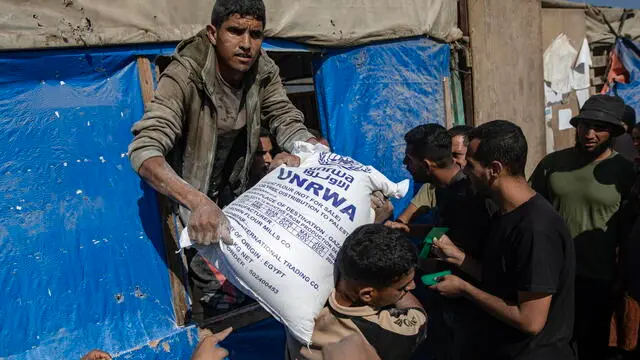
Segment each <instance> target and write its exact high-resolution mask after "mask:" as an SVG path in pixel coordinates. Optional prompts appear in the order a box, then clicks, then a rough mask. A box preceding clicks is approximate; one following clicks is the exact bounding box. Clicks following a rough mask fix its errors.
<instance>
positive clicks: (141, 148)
mask: <svg viewBox="0 0 640 360" xmlns="http://www.w3.org/2000/svg"><path fill="white" fill-rule="evenodd" d="M265 19H266V14H265V8H264V4H263V3H262V0H218V1H216V3H215V6H214V9H213V12H212V17H211V24H210V25H208V26H207V27H206V29H204V30H203V31H201V32H200V33H198V34H197V35H196V36H194V37H193V38H191V39H187V40H185V41H183V42H182V43H180V45H179V46H178V48H177V50H176V54H175V55H174V56H173V58H172V60H171V62H170V63H169V64H168V65H167V66H166V68H164V69H163V70H162V74H161V76H160V79H159V82H158V88H157V90H156V93H155V96H154V99H153V100H152V101H151V103H150V104H148V106H147V108H146V111H145V114H144V117H143V119H142V120H140V121H139V122H137V123H136V124H135V125H134V127H133V133H134V135H135V138H134V140H133V141H132V143H131V145H130V147H129V155H130V159H131V163H132V166H133V168H134V170H135V171H136V172H137V173H138V174H139V175H140V176H141V177H142V178H143V179H145V180H146V181H147V182H148V183H149V184H151V185H152V186H153V187H154V188H155V189H156V190H157V191H158V192H159V193H161V194H163V195H166V196H168V197H170V198H171V199H172V200H174V201H175V203H176V205H177V206H175V209H174V211H175V216H176V217H177V219H178V220H179V222H180V225H181V226H188V229H189V235H190V238H191V239H192V240H194V241H196V242H198V243H200V244H205V245H207V244H213V243H216V242H217V241H219V239H221V241H223V242H226V243H228V242H230V241H231V239H230V237H229V233H228V223H227V220H226V218H225V216H224V214H223V213H222V211H221V208H222V207H224V206H225V205H227V204H228V203H230V202H231V201H233V199H234V198H235V197H237V196H238V195H240V194H241V193H242V192H244V191H245V190H246V189H247V188H249V187H251V186H253V185H254V184H255V183H257V182H258V181H259V180H260V178H262V176H264V175H265V174H266V173H267V172H268V171H269V169H273V168H275V167H277V166H279V165H282V164H286V165H288V166H298V165H299V159H298V158H297V157H295V156H293V155H290V154H289V153H288V151H291V150H292V147H293V144H294V142H296V141H307V142H310V143H318V142H321V143H323V144H325V145H329V144H328V143H327V142H326V140H325V139H322V138H321V136H320V135H319V134H318V133H317V132H312V131H310V130H309V129H307V128H306V127H305V125H304V122H303V116H302V113H301V112H300V111H298V110H297V109H296V108H295V106H293V105H292V103H291V102H290V101H289V99H288V98H287V96H286V91H285V89H284V87H283V85H282V82H281V80H280V78H279V75H278V67H277V66H276V65H275V63H274V62H273V60H271V59H270V58H269V57H268V56H267V55H266V53H265V52H264V51H263V50H261V45H262V40H263V36H264V35H263V30H264V26H265ZM390 121H392V119H390ZM571 124H572V125H573V126H574V127H575V128H576V142H575V146H574V147H572V148H569V149H565V150H561V151H558V152H555V153H552V154H549V155H548V156H547V157H545V158H544V159H543V160H542V161H541V162H540V163H539V164H538V166H537V167H536V169H535V171H534V172H533V175H532V176H531V177H530V178H529V179H527V178H526V177H525V167H526V161H527V154H528V146H527V140H526V137H525V135H524V134H523V132H522V130H521V129H520V128H519V127H518V126H517V125H515V124H513V123H512V122H509V121H502V120H496V121H492V122H489V123H486V124H483V125H481V126H478V127H477V128H471V127H467V126H459V127H454V128H452V129H450V130H449V131H447V129H445V128H444V127H442V126H440V125H436V124H427V125H421V126H418V127H416V128H414V129H412V130H411V131H409V132H408V133H407V134H406V136H405V141H406V151H405V159H404V166H406V168H407V170H408V171H409V172H410V173H411V175H412V176H413V179H414V180H415V182H417V183H422V184H424V185H423V186H422V188H421V189H420V190H419V191H418V192H417V194H416V195H415V197H414V198H413V200H412V201H411V204H410V205H409V206H408V208H407V209H404V211H403V212H402V213H401V215H400V216H398V217H397V218H391V212H392V210H393V209H392V207H391V206H390V203H389V201H388V200H387V199H384V198H383V197H382V196H381V195H380V194H379V193H376V194H372V207H373V208H374V210H376V215H377V216H376V219H377V220H378V222H379V223H378V224H372V225H366V226H363V227H361V228H358V229H357V230H356V231H355V232H353V233H352V234H351V235H350V236H349V237H348V238H347V239H346V241H345V243H344V245H343V247H342V248H341V250H340V252H339V254H338V257H337V260H336V263H335V266H336V270H337V271H336V273H337V274H338V277H337V281H336V284H335V290H334V291H333V293H332V294H331V296H330V298H329V299H328V301H327V304H326V306H325V308H324V309H323V310H322V312H321V313H320V314H319V316H318V318H317V319H316V325H315V329H314V333H313V337H312V344H311V346H306V344H299V343H297V342H296V341H295V340H294V339H293V338H292V337H291V336H288V338H287V346H286V356H287V358H288V359H360V358H362V359H383V360H387V359H392V360H401V359H434V360H454V359H577V358H580V359H587V360H588V359H598V360H601V359H610V358H612V359H613V358H624V357H627V358H632V357H634V356H637V355H638V353H637V351H636V352H635V353H632V351H633V349H635V348H636V345H637V342H638V327H639V326H640V316H639V315H638V314H639V313H640V307H639V306H638V300H639V299H640V265H638V264H640V261H638V260H640V259H639V258H640V221H639V220H638V214H639V209H638V203H639V199H638V193H639V192H640V182H639V181H638V173H639V168H640V166H639V164H640V162H639V156H638V151H640V127H639V126H638V125H636V121H635V113H634V111H633V109H631V108H630V107H628V106H625V104H624V102H623V101H622V100H621V99H619V98H617V97H615V96H605V95H596V96H593V97H591V98H590V99H589V100H588V101H587V102H586V103H585V104H584V106H583V107H582V109H581V110H580V113H579V115H578V116H576V117H575V118H573V119H572V120H571ZM276 148H278V149H282V151H280V152H278V153H277V155H276V152H277V151H276V150H275V149H276ZM616 148H620V153H619V152H618V151H616V150H615V149H616ZM398 166H402V165H401V164H398ZM385 220H386V221H385ZM434 227H446V228H447V229H448V230H447V232H446V235H443V236H441V237H439V238H436V239H435V240H434V241H433V251H432V252H431V255H430V257H429V258H419V257H418V251H419V250H421V249H419V248H416V246H415V241H412V239H413V240H415V239H423V238H424V237H425V236H426V235H427V233H428V232H429V231H430V230H432V229H433V228H434ZM420 243H421V242H420ZM188 265H189V266H188V267H189V269H188V270H189V275H190V281H191V283H192V285H193V289H194V293H193V294H194V300H195V301H194V309H195V314H194V315H195V319H196V320H197V321H202V320H203V319H206V318H207V317H211V316H215V315H216V314H219V313H220V312H223V311H229V310H231V309H233V308H235V307H238V306H242V305H244V304H246V302H247V301H250V300H249V299H247V298H246V297H245V296H244V295H243V294H242V293H240V292H239V291H237V290H235V289H234V288H233V287H232V286H231V285H230V284H228V283H226V282H225V281H224V277H223V276H222V275H221V274H219V273H218V272H217V270H216V269H215V268H214V267H213V266H211V264H209V263H208V262H207V261H206V260H204V259H203V258H202V257H200V256H199V255H198V254H196V253H190V254H188ZM442 271H449V272H450V274H449V275H443V276H440V277H438V278H437V282H436V283H435V284H433V285H431V286H425V285H423V284H422V283H421V282H420V281H416V280H419V279H420V278H421V276H422V275H424V274H432V273H439V272H442ZM301 306H304V304H301ZM198 309H199V310H198ZM230 331H231V330H227V331H225V332H222V333H219V334H214V335H212V336H209V337H206V338H204V339H203V340H202V342H201V343H200V345H199V346H198V348H197V349H196V351H195V353H194V359H220V358H223V357H224V356H225V355H226V354H227V352H226V351H225V350H224V349H222V348H219V347H217V343H218V342H219V341H221V340H223V339H224V338H225V337H226V336H227V335H228V334H229V332H230ZM86 358H87V359H108V358H109V355H108V354H106V353H102V352H99V351H97V352H92V353H90V354H87V357H86Z"/></svg>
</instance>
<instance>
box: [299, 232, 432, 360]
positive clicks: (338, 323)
mask: <svg viewBox="0 0 640 360" xmlns="http://www.w3.org/2000/svg"><path fill="white" fill-rule="evenodd" d="M416 263H417V253H416V249H415V247H414V246H413V244H412V243H411V241H410V240H409V239H408V238H407V237H406V236H405V235H404V234H403V233H402V232H400V231H397V230H393V229H390V228H388V227H385V226H383V225H377V224H373V225H365V226H361V227H359V228H358V229H356V230H355V231H354V232H353V233H352V234H351V235H349V237H347V239H346V240H345V242H344V244H343V246H342V248H341V249H340V251H339V253H338V256H337V259H336V263H335V266H336V276H337V283H336V286H335V289H334V291H333V292H332V293H331V296H330V297H329V300H328V301H327V304H326V306H325V307H324V308H323V309H322V311H321V312H320V314H319V315H318V317H317V318H316V323H315V328H314V330H313V336H312V339H311V342H312V343H311V346H310V347H307V346H306V345H303V344H300V343H299V342H297V341H295V340H294V339H293V338H292V337H291V336H290V335H288V336H287V358H288V359H314V360H315V359H324V357H323V352H324V353H326V349H325V348H326V347H327V346H329V345H330V344H334V343H338V342H340V341H342V340H344V339H345V338H347V337H349V336H352V335H356V336H361V337H363V338H364V339H365V340H366V343H368V344H369V345H371V346H372V347H373V349H374V350H375V352H376V353H377V355H378V356H379V357H380V359H382V360H402V359H409V358H410V356H411V354H412V353H413V351H414V349H415V348H416V347H417V345H418V344H419V343H420V342H421V341H422V340H423V339H424V338H425V335H426V332H425V324H426V321H427V316H426V314H425V312H424V309H423V308H422V306H421V305H420V303H419V302H418V300H417V299H416V298H415V297H414V296H413V295H412V294H411V293H410V291H411V290H413V289H414V288H415V286H416V285H415V283H414V281H413V278H414V275H415V267H416Z"/></svg>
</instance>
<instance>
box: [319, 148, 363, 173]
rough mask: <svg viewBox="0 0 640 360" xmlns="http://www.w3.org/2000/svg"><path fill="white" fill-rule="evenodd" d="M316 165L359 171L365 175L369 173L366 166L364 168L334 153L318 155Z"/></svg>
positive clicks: (346, 157)
mask: <svg viewBox="0 0 640 360" xmlns="http://www.w3.org/2000/svg"><path fill="white" fill-rule="evenodd" d="M318 163H319V164H321V165H336V166H339V167H341V168H343V169H345V170H350V171H361V172H365V173H370V172H371V169H370V168H369V167H368V166H364V165H362V164H360V163H359V162H357V161H355V160H353V159H352V158H350V157H348V156H341V155H338V154H334V153H327V152H323V153H320V158H319V159H318Z"/></svg>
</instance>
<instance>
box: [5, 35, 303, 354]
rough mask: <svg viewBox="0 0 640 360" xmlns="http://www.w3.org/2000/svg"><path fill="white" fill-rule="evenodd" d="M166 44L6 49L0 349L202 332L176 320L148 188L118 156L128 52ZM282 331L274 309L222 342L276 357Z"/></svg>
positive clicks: (136, 342) (132, 108)
mask: <svg viewBox="0 0 640 360" xmlns="http://www.w3.org/2000/svg"><path fill="white" fill-rule="evenodd" d="M174 47H175V44H167V45H162V46H153V47H144V46H137V47H126V48H105V49H82V50H80V49H79V50H69V49H65V50H46V51H24V52H14V53H3V54H2V55H0V67H1V68H2V72H0V147H1V148H0V193H1V194H2V195H1V196H2V200H1V201H0V207H1V209H2V211H0V288H2V289H3V296H2V299H0V319H2V321H0V358H8V359H74V358H76V359H77V358H79V357H80V356H81V355H82V354H84V353H86V352H87V351H89V350H91V349H94V348H99V349H103V350H105V351H107V352H109V353H111V354H113V355H115V356H117V358H123V359H183V358H188V357H189V356H190V355H191V352H192V351H193V348H194V346H195V345H196V343H197V331H196V329H195V328H193V327H186V328H181V327H178V326H176V323H175V318H174V311H173V307H172V304H171V292H170V285H169V273H168V267H167V264H166V256H165V249H164V242H163V238H162V236H161V231H162V229H161V225H160V218H159V214H158V208H157V203H156V195H155V192H154V191H153V190H152V189H150V188H149V186H147V185H146V184H145V183H144V182H142V181H141V180H140V178H139V177H138V176H137V175H136V174H135V173H134V171H133V170H132V169H131V166H130V165H129V160H128V158H127V154H126V153H127V146H128V144H129V142H130V141H131V139H132V135H131V132H130V128H131V125H132V124H133V123H134V122H135V121H137V120H138V119H140V117H141V116H142V113H143V103H142V95H141V89H140V86H139V80H138V70H137V67H136V59H137V57H138V56H149V57H150V58H154V57H155V56H157V55H160V54H165V55H166V54H171V53H172V52H173V49H174ZM265 49H267V50H276V51H278V50H280V51H281V50H287V51H288V50H291V49H289V47H288V45H287V43H284V42H275V43H274V44H269V43H266V44H265ZM293 50H294V51H300V50H304V49H301V48H299V47H294V48H293ZM283 341H284V340H283V330H282V326H280V325H279V324H277V323H275V322H274V321H273V320H271V321H265V322H262V323H259V324H256V325H254V326H251V327H247V328H243V329H239V330H237V331H236V332H234V333H233V334H232V335H231V336H230V337H229V338H228V339H227V341H226V342H225V345H226V346H228V347H229V351H230V352H231V353H232V354H233V355H234V359H255V358H256V357H255V356H254V355H255V354H256V352H255V350H256V349H258V351H260V353H261V354H262V355H263V356H266V357H267V358H274V359H275V358H276V357H277V358H282V356H283V351H284V343H283ZM252 349H253V350H252ZM270 356H271V357H270Z"/></svg>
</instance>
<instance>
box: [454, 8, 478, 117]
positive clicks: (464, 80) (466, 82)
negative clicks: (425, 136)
mask: <svg viewBox="0 0 640 360" xmlns="http://www.w3.org/2000/svg"><path fill="white" fill-rule="evenodd" d="M468 1H469V0H460V1H459V2H458V24H459V26H460V30H462V34H463V35H464V37H465V39H467V40H469V41H467V43H466V47H465V49H464V50H462V51H461V54H460V56H459V58H460V62H459V66H460V70H463V72H462V75H461V77H460V80H461V85H462V103H463V106H464V119H465V123H466V124H467V125H471V126H475V125H476V123H475V118H474V115H473V114H474V110H473V106H474V104H473V74H472V68H473V60H472V56H471V55H472V54H471V43H470V31H469V3H468Z"/></svg>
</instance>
